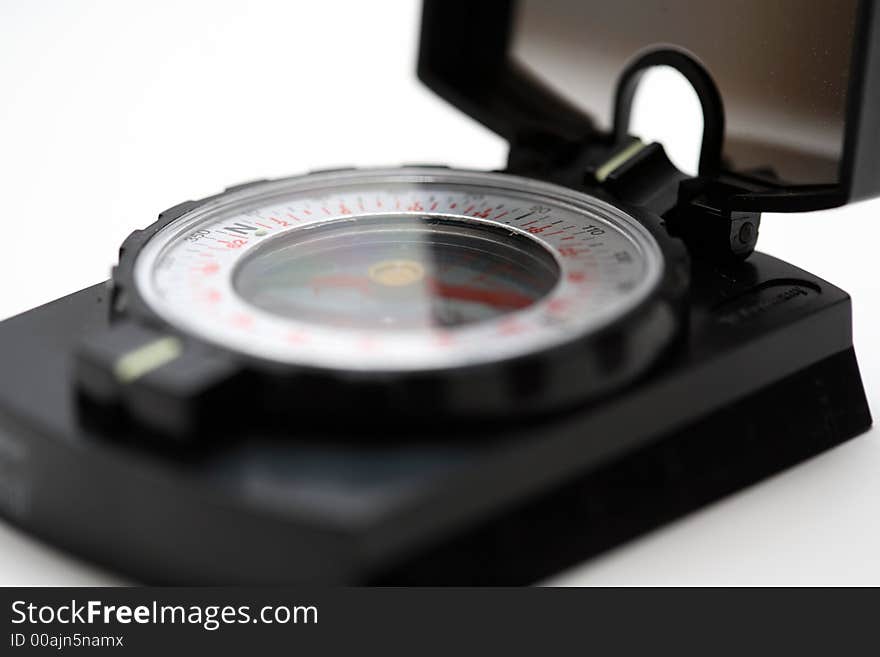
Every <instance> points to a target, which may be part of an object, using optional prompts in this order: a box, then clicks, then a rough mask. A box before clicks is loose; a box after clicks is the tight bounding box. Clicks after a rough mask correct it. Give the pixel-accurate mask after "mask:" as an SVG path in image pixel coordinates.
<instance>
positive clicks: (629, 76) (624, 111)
mask: <svg viewBox="0 0 880 657" xmlns="http://www.w3.org/2000/svg"><path fill="white" fill-rule="evenodd" d="M655 66H669V67H671V68H674V69H675V70H676V71H678V72H679V73H681V74H682V75H683V76H684V77H685V79H686V80H687V81H688V82H690V83H691V86H692V87H693V88H694V91H695V92H696V94H697V98H699V100H700V107H701V109H702V112H703V139H702V144H701V146H700V174H701V175H715V174H717V173H718V171H719V170H720V168H721V147H722V143H723V140H724V104H723V102H722V100H721V94H720V93H719V91H718V87H716V86H715V81H714V80H713V79H712V76H711V75H710V74H709V72H708V71H707V70H706V68H705V67H704V66H703V65H702V64H700V63H699V62H698V61H697V60H696V59H694V58H693V57H692V56H691V55H689V54H688V53H686V52H684V51H682V50H675V49H671V48H664V49H657V50H651V51H648V52H645V53H643V54H642V55H640V56H638V57H637V58H636V59H635V60H634V61H633V62H632V63H631V64H630V65H629V66H627V67H626V68H625V69H624V71H623V73H621V75H620V78H619V80H618V83H617V88H616V90H615V92H614V137H615V139H616V140H617V141H622V140H623V139H625V138H626V137H627V135H628V133H629V123H630V114H631V113H632V105H633V99H634V98H635V94H636V90H637V89H638V86H639V82H640V81H641V78H642V75H643V74H644V73H645V71H647V70H648V69H649V68H653V67H655Z"/></svg>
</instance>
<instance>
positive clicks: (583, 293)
mask: <svg viewBox="0 0 880 657" xmlns="http://www.w3.org/2000/svg"><path fill="white" fill-rule="evenodd" d="M650 223H651V222H646V221H644V220H640V219H637V218H636V217H635V216H634V215H633V214H631V213H629V212H627V211H625V210H623V209H621V208H620V207H618V206H615V205H613V204H611V203H609V202H607V201H603V200H600V199H599V198H597V197H594V196H590V195H587V194H584V193H578V192H575V191H573V190H569V189H565V188H563V187H560V186H556V185H552V184H549V183H546V182H542V181H538V180H534V179H529V178H524V177H518V176H513V175H506V174H498V173H486V172H471V171H456V170H452V169H448V168H439V167H438V168H431V167H410V168H400V169H381V170H362V171H359V170H350V171H334V172H328V173H316V174H311V175H307V176H302V177H297V178H290V179H285V180H279V181H271V182H260V183H255V184H250V185H246V186H244V187H238V188H234V189H233V190H231V191H229V192H227V193H224V194H221V195H219V196H216V197H212V198H210V199H206V200H205V201H202V202H198V203H195V204H190V205H188V206H186V207H184V208H182V209H181V210H179V211H177V212H172V213H170V214H169V213H164V214H163V216H162V218H161V219H160V221H159V222H157V223H156V224H155V225H154V226H152V227H150V228H149V229H147V230H145V231H138V232H136V233H135V234H133V235H132V236H131V237H130V238H129V239H128V240H127V241H126V243H125V244H124V245H123V249H122V253H123V256H122V259H121V261H120V264H119V267H118V268H117V270H116V272H115V274H114V286H115V290H116V294H117V302H116V306H115V309H116V312H117V314H118V315H120V316H122V317H123V318H124V319H125V320H126V321H122V322H119V323H118V324H119V326H118V327H117V328H116V329H115V330H117V331H121V332H123V334H124V332H125V331H133V333H132V335H135V336H136V337H135V338H134V339H133V340H131V341H129V340H126V339H119V344H120V345H121V346H120V349H119V350H116V351H113V350H111V351H110V352H107V353H103V352H102V355H101V356H100V357H99V358H98V359H97V360H99V361H101V362H100V364H99V365H97V368H98V369H103V370H105V371H106V372H110V371H112V372H115V375H114V376H115V379H116V381H117V382H119V383H121V384H122V385H124V386H125V387H126V388H131V387H132V386H134V387H135V388H136V387H137V386H138V385H139V384H138V381H137V379H141V378H143V379H144V384H145V385H146V386H149V387H151V388H152V387H155V386H156V385H157V384H156V380H155V377H150V376H149V375H150V372H151V371H152V370H153V369H159V368H161V367H162V366H164V365H166V364H167V360H168V359H169V358H171V357H172V356H173V358H171V360H175V359H177V358H178V357H180V355H181V354H182V353H183V352H184V351H188V352H191V353H200V354H201V353H204V354H208V355H209V356H207V355H206V357H210V358H212V359H216V358H218V357H219V358H221V359H222V360H224V362H228V363H229V370H230V371H234V372H235V375H234V376H233V375H230V377H229V378H230V379H235V378H236V377H237V376H239V375H244V374H247V375H248V376H250V377H251V378H253V377H255V376H256V377H258V378H259V377H263V379H265V378H266V377H272V378H274V379H275V380H276V381H278V380H283V381H286V382H287V384H288V385H294V386H295V385H297V383H296V381H297V378H298V377H302V376H306V377H311V380H317V381H320V382H322V383H321V384H320V385H316V386H314V387H313V388H312V391H311V392H310V393H309V398H310V404H312V405H316V406H317V407H324V405H323V404H322V403H321V401H320V399H316V397H320V395H316V394H315V392H314V391H316V390H323V389H325V388H328V389H332V390H333V395H334V399H332V400H330V399H328V400H326V404H327V405H328V406H330V405H333V404H338V402H339V397H338V395H343V396H344V395H349V396H354V397H355V398H356V397H357V390H358V389H359V388H360V389H361V390H362V389H364V388H365V387H369V388H370V389H371V390H372V394H371V398H372V399H374V400H375V399H376V398H377V397H378V398H383V399H384V400H385V401H383V402H381V403H378V404H374V406H373V407H372V408H371V412H373V413H376V412H381V411H382V410H383V408H384V410H386V411H391V410H393V411H394V413H395V414H402V415H411V414H412V413H413V412H415V411H417V412H423V411H424V406H425V404H429V405H431V407H432V408H433V409H434V410H435V414H434V416H433V417H435V418H436V417H443V416H444V415H446V416H454V415H456V414H460V413H464V414H469V415H472V414H481V415H487V414H498V413H514V412H515V413H520V412H536V411H544V410H548V409H550V408H553V407H557V406H562V405H565V404H571V403H574V402H577V401H585V400H588V399H589V398H591V397H593V396H595V395H597V394H599V393H601V392H605V391H607V390H610V389H612V388H613V387H614V386H616V385H619V384H620V383H621V382H623V381H625V380H626V379H627V378H629V377H631V376H633V375H634V374H636V373H637V372H639V371H642V370H644V369H645V368H646V367H648V366H649V365H650V364H651V363H652V362H653V361H654V360H655V359H656V358H657V356H658V355H659V354H660V353H661V352H662V349H663V348H664V347H665V346H666V345H667V344H668V343H669V341H670V340H671V339H672V337H673V335H674V334H675V332H676V330H677V328H678V327H677V325H676V309H675V306H676V304H677V303H678V300H679V298H680V296H681V293H682V289H683V279H682V273H681V271H682V266H681V262H682V261H683V258H684V257H685V256H684V255H683V248H682V247H678V248H676V246H675V240H672V239H670V238H669V237H668V236H664V235H663V234H662V232H661V231H658V230H656V228H657V227H656V225H655V226H654V227H653V229H652V227H651V225H650ZM670 262H671V264H670ZM132 326H135V327H136V328H135V329H132V328H131V327H132ZM146 326H149V327H161V329H158V330H157V329H152V328H151V331H150V332H147V333H144V327H146ZM620 335H625V336H626V338H625V339H621V338H620V337H617V338H615V336H620ZM169 336H172V337H173V340H174V342H173V343H169V342H168V338H169ZM636 342H638V344H636ZM114 344H115V342H114ZM151 344H152V345H165V346H166V348H164V349H163V348H159V347H151V346H150V345H151ZM170 344H173V345H174V347H173V348H168V345H170ZM105 351H106V350H105ZM145 354H146V355H145ZM151 358H152V360H151ZM132 361H134V362H135V363H136V364H137V366H136V367H135V368H134V369H131V368H130V367H129V368H128V369H126V370H125V371H126V372H127V374H125V375H123V376H122V377H121V378H120V376H119V367H120V363H123V364H125V363H128V364H129V366H130V364H131V362H132ZM131 372H134V373H135V374H134V375H132V374H131ZM575 372H576V374H574V373H575ZM548 373H549V374H548ZM111 378H112V377H111ZM225 382H226V379H224V384H225ZM215 384H216V382H212V384H211V385H212V386H213V385H215ZM475 384H476V385H477V386H479V387H480V388H483V389H482V390H480V389H479V388H475ZM106 385H111V387H112V386H113V385H116V384H102V386H105V387H106ZM487 386H488V387H487ZM86 387H88V383H87V386H86ZM160 387H161V386H160ZM426 388H431V389H432V390H434V391H436V392H435V393H432V394H430V395H426V394H425V393H424V390H425V389H426ZM199 390H200V394H201V389H199ZM377 390H378V393H377V392H376V391H377ZM383 390H384V391H385V392H384V393H383ZM492 390H495V392H491V391H492ZM392 391H393V392H392ZM392 407H393V408H392ZM395 409H396V410H395Z"/></svg>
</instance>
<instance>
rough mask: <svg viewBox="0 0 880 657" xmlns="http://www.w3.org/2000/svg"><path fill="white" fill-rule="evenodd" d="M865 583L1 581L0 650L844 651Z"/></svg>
mask: <svg viewBox="0 0 880 657" xmlns="http://www.w3.org/2000/svg"><path fill="white" fill-rule="evenodd" d="M877 603H878V596H877V593H876V591H874V590H850V591H843V590H830V589H826V590H805V589H795V590H782V589H777V590H763V591H759V590H746V589H734V590H727V591H719V590H709V589H700V590H683V589H672V590H660V589H451V588H450V589H394V588H385V589H381V588H376V589H329V590H328V589H323V590H322V589H292V588H291V589H287V588H285V589H248V588H128V589H126V588H120V589H112V588H63V589H62V588H56V589H23V588H9V589H3V590H2V605H3V607H4V611H3V618H4V635H3V637H2V644H0V654H2V655H18V654H26V653H36V652H42V653H47V652H49V651H53V652H55V653H59V652H60V653H64V654H90V653H91V652H92V651H95V650H99V651H101V652H102V653H104V654H133V655H141V654H142V655H177V654H200V655H202V654H212V655H242V654H254V655H272V654H279V655H280V654H283V655H291V654H296V653H302V654H308V655H342V654H348V653H350V652H351V651H353V650H354V651H358V652H359V653H364V652H365V653H367V654H382V655H397V654H400V655H408V656H412V655H426V654H428V655H433V654H437V655H441V654H442V655H459V654H487V655H498V654H502V653H504V654H507V653H509V654H528V655H569V654H571V655H574V654H577V655H585V654H586V655H589V654H591V653H597V651H598V654H607V653H608V652H609V651H614V653H619V652H624V651H625V652H635V651H639V652H645V651H647V652H648V654H656V653H657V652H660V651H662V652H667V651H672V650H675V651H676V652H681V651H687V652H695V653H699V654H701V655H706V654H713V655H714V654H716V653H718V652H721V653H728V654H739V655H744V654H745V655H748V654H753V653H754V652H755V651H760V652H761V653H767V652H768V651H771V650H772V651H778V652H779V654H791V653H792V651H793V650H794V649H796V648H797V647H798V646H804V647H806V648H809V649H810V650H811V651H822V652H826V651H827V652H826V654H852V653H857V652H859V651H860V650H864V649H865V648H868V647H869V646H872V645H876V640H875V639H874V636H873V635H874V631H873V630H874V627H875V626H876V610H877V608H878V604H877Z"/></svg>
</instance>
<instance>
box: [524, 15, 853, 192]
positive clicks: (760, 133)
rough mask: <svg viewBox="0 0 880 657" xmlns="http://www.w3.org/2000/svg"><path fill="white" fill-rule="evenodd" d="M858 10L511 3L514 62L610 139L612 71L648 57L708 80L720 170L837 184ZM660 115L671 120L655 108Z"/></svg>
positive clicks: (792, 181) (778, 179)
mask: <svg viewBox="0 0 880 657" xmlns="http://www.w3.org/2000/svg"><path fill="white" fill-rule="evenodd" d="M857 5H858V3H857V0H819V1H815V2H813V1H809V2H807V1H805V0H733V1H729V2H719V1H697V0H662V1H661V0H656V1H647V2H646V1H643V0H614V1H613V2H606V1H604V0H520V2H519V4H518V6H517V15H516V28H515V34H514V44H513V56H514V58H515V59H516V60H517V61H518V62H520V63H521V64H522V65H524V66H525V67H526V68H527V69H528V70H530V71H532V72H534V73H535V74H536V75H537V76H538V77H539V78H540V79H542V80H543V81H544V82H545V83H546V84H548V85H549V86H550V87H551V88H553V89H554V90H555V91H557V92H558V93H560V94H561V95H563V96H565V97H566V98H568V99H570V100H572V101H574V102H575V103H576V104H577V105H579V106H580V107H581V108H583V109H584V110H585V111H587V112H588V113H589V114H590V116H591V117H592V118H593V120H594V121H595V122H596V124H597V125H598V126H599V127H601V128H603V129H610V128H611V121H612V106H613V95H614V89H615V84H616V81H617V79H618V76H619V74H620V72H621V71H623V70H624V69H625V68H626V66H627V64H628V63H630V62H632V61H633V60H634V59H635V58H636V57H638V56H639V55H641V54H643V53H645V52H647V51H650V50H654V49H666V48H675V49H678V50H684V51H685V52H686V53H688V54H689V55H691V56H692V57H693V58H694V59H696V60H697V61H698V62H700V63H701V64H702V66H703V67H704V68H705V69H706V70H707V71H708V72H709V73H710V75H711V76H712V78H713V79H714V81H715V84H716V85H717V87H718V88H719V90H720V92H721V96H722V100H723V104H724V111H725V115H726V130H725V140H724V146H723V161H724V165H725V168H727V169H731V170H735V171H738V172H748V173H749V174H751V175H753V176H755V177H758V178H764V179H766V180H768V181H774V180H775V181H776V182H781V183H787V184H833V183H836V182H838V179H839V173H838V168H839V163H840V159H841V153H842V148H843V136H844V120H845V114H846V101H847V82H848V78H849V75H850V58H851V51H852V43H853V39H854V32H855V27H856V26H855V20H856V15H857ZM661 104H662V99H660V100H659V102H658V108H657V111H658V112H664V113H667V114H668V113H670V112H674V111H675V110H674V108H671V107H660V106H659V105H661Z"/></svg>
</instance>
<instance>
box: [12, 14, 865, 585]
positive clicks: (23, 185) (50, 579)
mask: <svg viewBox="0 0 880 657" xmlns="http://www.w3.org/2000/svg"><path fill="white" fill-rule="evenodd" d="M418 19H419V6H418V4H417V3H416V2H414V1H399V2H391V1H386V2H356V1H354V0H352V1H350V2H344V1H341V0H339V1H330V0H324V1H322V2H309V3H306V2H296V1H293V0H286V1H278V2H253V1H251V2H243V1H242V2H222V1H219V0H212V1H210V2H209V1H199V2H195V1H187V0H178V1H176V2H162V1H159V0H150V1H138V2H133V1H129V2H118V1H116V2H114V1H112V0H107V1H103V2H97V1H88V2H87V1H85V0H80V1H77V2H50V1H47V0H43V1H33V2H25V1H24V0H0V191H2V195H0V203H2V205H0V208H2V212H0V249H2V256H0V285H2V287H0V318H5V317H9V316H12V315H14V314H16V313H19V312H23V311H25V310H28V309H29V308H31V307H33V306H35V305H38V304H41V303H44V302H46V301H49V300H52V299H54V298H57V297H59V296H62V295H65V294H68V293H70V292H74V291H76V290H78V289H80V288H82V287H85V286H88V285H90V284H92V283H95V282H97V281H100V280H103V279H104V278H106V277H107V275H108V273H109V269H110V266H111V264H112V263H113V260H114V258H115V253H116V249H117V247H118V245H119V243H120V242H121V241H122V240H123V238H124V237H125V236H126V235H127V234H128V233H129V232H130V231H132V230H133V229H135V228H139V227H143V226H145V225H147V224H149V223H151V222H152V221H153V220H154V218H155V216H156V215H157V214H158V212H159V211H161V210H162V209H164V208H166V207H169V206H171V205H174V204H176V203H178V202H180V201H183V200H186V199H190V198H199V197H202V196H206V195H209V194H213V193H216V192H217V191H219V190H220V189H221V188H222V187H224V186H226V185H229V184H232V183H236V182H242V181H245V180H249V179H254V178H262V177H272V176H283V175H292V174H296V173H301V172H303V171H306V170H309V169H315V168H321V167H333V166H342V165H363V166H369V165H391V164H398V163H402V162H429V163H447V164H451V165H459V166H467V167H474V168H496V167H499V166H502V165H503V162H504V156H505V153H506V149H505V144H504V143H503V142H502V141H501V140H500V139H498V138H497V137H495V136H494V135H492V134H490V133H488V132H487V131H486V130H485V129H483V128H482V127H480V126H479V125H477V124H476V123H475V122H473V121H472V120H470V119H468V118H466V117H464V116H462V115H461V114H459V113H457V112H456V111H455V110H453V109H451V108H450V107H449V106H447V105H446V104H445V103H444V102H442V101H441V100H439V99H438V98H437V97H435V96H434V95H433V94H432V93H431V92H430V91H428V90H427V89H425V88H423V87H422V86H421V85H420V84H419V83H418V81H417V80H416V78H415V75H414V70H415V54H416V47H417V35H418V30H417V26H418ZM660 82H662V80H660ZM652 84H655V85H656V84H659V83H658V82H657V81H656V80H655V81H654V82H653V83H652ZM648 93H649V92H646V94H648ZM657 97H659V98H661V99H664V102H663V103H662V104H661V105H657V104H655V105H654V106H653V108H652V111H651V112H650V113H646V112H645V111H644V107H645V105H646V103H648V101H646V100H644V98H642V99H641V100H640V102H641V105H642V108H643V111H642V113H641V114H640V115H639V119H638V122H637V124H636V125H637V128H638V129H639V130H641V131H642V133H643V135H645V136H649V137H658V136H662V137H663V138H664V139H666V140H671V141H668V142H667V143H668V144H670V145H671V150H672V151H673V152H674V154H675V155H676V157H678V159H679V161H682V162H686V161H688V159H689V158H690V160H691V161H692V160H693V152H694V150H693V144H694V140H695V139H698V137H699V128H697V130H696V132H695V129H694V126H695V125H698V124H697V123H695V121H696V119H695V118H694V112H695V110H694V108H693V107H692V105H690V106H689V105H687V101H688V100H689V99H688V98H687V97H686V95H685V96H683V97H682V98H681V99H680V100H676V99H675V98H678V97H674V98H673V97H671V96H670V94H663V93H661V94H659V96H657ZM681 103H685V104H684V105H681ZM639 130H636V132H638V131H639ZM878 175H880V172H878ZM878 210H880V202H877V201H875V202H869V203H862V204H859V205H856V206H853V207H848V208H844V209H840V210H834V211H828V212H820V213H814V214H810V215H790V216H785V215H765V216H764V219H763V224H762V226H761V239H760V248H761V250H763V251H766V252H768V253H771V254H773V255H776V256H779V257H782V258H783V259H786V260H789V261H792V262H794V263H796V264H797V265H799V266H801V267H803V268H804V269H807V270H809V271H812V272H813V273H815V274H818V275H820V276H822V277H823V278H826V279H828V280H829V281H831V282H833V283H835V284H837V285H839V286H841V287H842V288H844V289H845V290H847V291H848V292H850V293H851V294H852V296H853V298H854V313H855V340H856V348H857V352H858V355H859V359H860V363H861V367H862V374H863V378H864V382H865V386H866V388H867V390H868V395H869V398H870V399H871V401H872V406H873V408H874V410H875V411H876V410H877V408H878V404H877V403H876V402H877V400H878V398H880V346H878V345H877V344H876V338H877V337H878V335H880V295H878V289H880V282H878V281H880V277H878V273H880V258H878V254H880V244H878V238H880V218H878V217H877V216H876V215H877V214H878ZM10 375H11V376H13V377H14V373H8V372H4V373H3V376H4V377H5V380H7V381H8V380H9V379H8V377H10ZM878 475H880V443H878V440H877V436H876V432H875V431H872V432H870V433H869V434H867V435H865V436H862V437H860V438H858V439H856V440H854V441H852V442H850V443H848V444H846V445H844V446H842V447H839V448H837V449H834V450H832V451H831V452H829V453H826V454H824V455H822V456H820V457H818V458H815V459H813V460H812V461H810V462H808V463H806V464H803V465H800V466H798V467H796V468H793V469H792V470H790V471H788V472H786V473H784V474H782V475H779V476H776V477H774V478H773V479H771V480H769V481H767V482H764V483H762V484H760V485H758V486H754V487H752V488H750V489H748V490H746V491H743V492H741V493H739V494H736V495H734V496H732V497H729V498H727V499H725V500H723V501H721V502H719V503H717V504H714V505H711V506H709V507H707V508H705V509H703V510H701V511H699V512H698V513H695V514H692V515H690V516H688V517H687V518H685V519H683V520H681V521H679V522H676V523H674V524H672V525H669V526H667V527H665V528H663V529H662V530H659V531H656V532H654V533H652V534H650V535H648V536H646V537H643V538H641V539H639V540H638V541H635V542H633V543H630V544H629V545H627V546H625V547H623V548H621V549H618V550H616V551H614V552H612V553H610V554H608V555H607V556H604V557H601V558H599V559H598V560H594V561H592V562H590V563H588V564H585V565H583V566H581V567H578V568H575V569H573V570H571V571H569V572H567V573H563V574H561V575H560V576H558V577H557V578H554V579H553V580H552V582H553V583H558V584H588V585H598V584H875V585H877V584H880V559H878V555H880V476H878ZM120 581H122V580H121V579H119V578H118V577H116V576H114V575H112V574H108V573H104V572H103V571H101V570H100V569H98V568H95V567H92V566H90V565H87V564H83V563H81V562H79V561H77V560H74V559H72V558H71V557H69V556H67V555H65V554H63V553H60V552H58V551H57V550H55V549H53V548H51V547H48V546H46V545H43V544H41V543H39V542H36V541H34V540H32V539H30V538H28V537H27V536H25V535H23V534H22V533H20V532H19V531H17V530H15V529H12V528H10V527H8V526H6V525H5V524H2V523H0V583H2V584H9V585H12V584H18V585H40V584H49V585H52V584H57V585H62V584H104V583H114V582H120Z"/></svg>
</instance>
